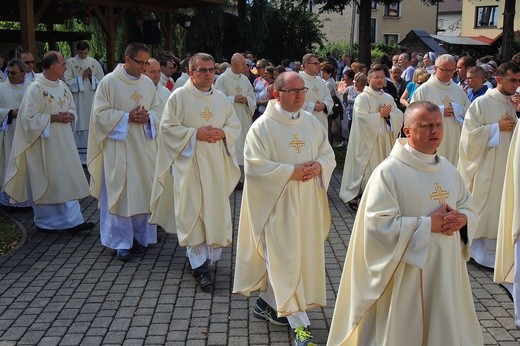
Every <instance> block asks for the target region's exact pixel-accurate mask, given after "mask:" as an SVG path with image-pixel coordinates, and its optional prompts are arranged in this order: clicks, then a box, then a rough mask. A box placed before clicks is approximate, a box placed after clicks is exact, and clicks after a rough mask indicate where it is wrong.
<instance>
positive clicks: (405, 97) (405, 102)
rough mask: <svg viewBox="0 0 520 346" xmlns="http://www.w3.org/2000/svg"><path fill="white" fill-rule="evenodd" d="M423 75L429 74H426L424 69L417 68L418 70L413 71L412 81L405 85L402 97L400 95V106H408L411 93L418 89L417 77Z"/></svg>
mask: <svg viewBox="0 0 520 346" xmlns="http://www.w3.org/2000/svg"><path fill="white" fill-rule="evenodd" d="M423 73H427V74H428V76H429V73H428V71H426V69H425V68H422V67H419V68H417V69H415V72H414V73H413V78H412V81H411V82H410V83H408V84H407V85H406V90H405V91H404V93H403V95H401V99H399V102H401V104H402V105H403V106H404V107H408V104H409V102H410V100H411V99H412V96H413V93H414V92H415V90H417V88H418V87H419V84H418V81H419V75H421V74H423ZM423 78H424V77H423Z"/></svg>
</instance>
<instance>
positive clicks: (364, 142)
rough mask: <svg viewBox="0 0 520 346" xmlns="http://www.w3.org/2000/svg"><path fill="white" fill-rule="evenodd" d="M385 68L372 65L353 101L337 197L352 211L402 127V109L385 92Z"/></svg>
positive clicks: (388, 152)
mask: <svg viewBox="0 0 520 346" xmlns="http://www.w3.org/2000/svg"><path fill="white" fill-rule="evenodd" d="M385 84H386V77H385V73H384V70H383V69H382V68H381V67H380V66H377V65H375V66H374V68H372V69H371V70H370V71H369V72H368V86H366V87H365V89H363V92H362V93H360V94H359V95H358V96H357V97H356V100H355V101H354V111H353V114H352V128H351V130H350V137H349V142H348V146H347V155H346V157H345V166H344V168H343V177H342V179H341V188H340V192H339V196H340V197H341V199H342V200H343V201H344V202H345V203H348V205H349V207H350V208H351V209H353V210H354V211H355V210H357V196H358V195H359V194H361V193H362V192H363V190H364V188H365V185H366V183H367V181H368V178H370V174H372V171H373V170H374V169H375V168H376V167H377V165H379V164H380V163H381V162H382V161H383V160H384V159H386V158H387V157H388V155H389V154H390V151H391V150H392V147H393V145H394V142H395V140H396V139H397V138H398V137H399V134H400V132H401V127H402V126H403V112H401V110H400V109H399V108H397V105H396V104H395V101H394V98H393V97H392V96H391V95H389V94H387V93H385V92H384V91H383V88H384V87H385Z"/></svg>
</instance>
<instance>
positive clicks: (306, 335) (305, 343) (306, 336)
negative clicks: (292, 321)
mask: <svg viewBox="0 0 520 346" xmlns="http://www.w3.org/2000/svg"><path fill="white" fill-rule="evenodd" d="M294 345H296V346H316V344H315V343H314V339H313V337H312V334H311V332H309V330H308V329H307V328H305V327H298V328H296V329H295V330H294Z"/></svg>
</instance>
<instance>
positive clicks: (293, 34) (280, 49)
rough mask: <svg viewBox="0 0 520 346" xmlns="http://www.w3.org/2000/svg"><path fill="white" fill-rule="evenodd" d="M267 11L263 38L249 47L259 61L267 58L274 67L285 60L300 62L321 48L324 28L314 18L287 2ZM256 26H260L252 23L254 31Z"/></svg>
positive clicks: (283, 1) (275, 5)
mask: <svg viewBox="0 0 520 346" xmlns="http://www.w3.org/2000/svg"><path fill="white" fill-rule="evenodd" d="M266 9H267V10H266V17H265V24H264V26H265V30H266V33H265V35H266V36H265V38H263V37H261V38H260V39H254V40H253V43H252V48H253V51H255V52H256V55H257V56H258V57H268V58H270V59H271V60H272V61H273V62H275V63H279V62H280V61H281V60H282V59H285V58H288V59H298V60H300V59H301V58H302V56H303V55H304V54H305V53H307V52H310V51H313V50H315V49H316V47H317V46H318V45H321V44H322V42H323V39H324V35H323V33H322V31H321V30H322V29H323V25H322V24H321V21H320V20H319V19H318V15H317V14H315V13H311V12H309V11H306V10H305V8H303V7H301V6H297V5H294V4H293V2H292V1H289V0H282V1H280V2H279V3H277V4H273V5H271V6H268V7H267V8H266ZM259 24H262V23H261V22H260V23H258V22H256V23H252V25H253V27H258V25H259ZM260 40H261V41H262V42H259V41H260Z"/></svg>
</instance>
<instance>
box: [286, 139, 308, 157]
mask: <svg viewBox="0 0 520 346" xmlns="http://www.w3.org/2000/svg"><path fill="white" fill-rule="evenodd" d="M289 146H291V147H293V148H294V150H296V152H297V153H298V154H299V153H301V152H302V147H304V146H305V142H304V141H302V140H301V139H300V137H299V136H298V134H293V136H292V141H290V142H289Z"/></svg>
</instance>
